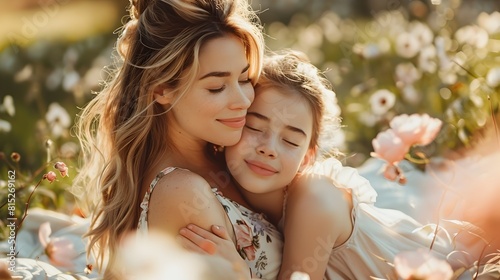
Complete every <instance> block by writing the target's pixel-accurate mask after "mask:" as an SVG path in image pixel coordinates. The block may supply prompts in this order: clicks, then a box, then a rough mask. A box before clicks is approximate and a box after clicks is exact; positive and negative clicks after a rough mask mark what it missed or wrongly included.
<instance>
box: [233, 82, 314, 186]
mask: <svg viewBox="0 0 500 280" xmlns="http://www.w3.org/2000/svg"><path fill="white" fill-rule="evenodd" d="M312 126H313V116H312V112H311V109H310V107H309V104H308V103H307V101H306V100H305V99H304V98H303V97H302V96H300V95H299V94H297V93H294V92H283V90H282V89H275V88H267V89H262V90H259V91H258V92H257V94H256V98H255V101H254V102H253V104H252V106H250V108H249V109H248V114H247V123H246V125H245V128H244V129H243V134H242V137H241V140H240V142H238V144H236V145H235V146H232V147H226V150H225V154H226V161H227V165H228V168H229V171H230V172H231V175H232V176H233V177H234V178H235V179H236V181H237V182H238V183H239V184H240V185H241V186H242V187H243V188H244V189H246V190H247V191H249V192H252V193H267V192H271V191H274V190H276V189H279V188H283V187H284V186H286V185H288V184H289V183H290V182H291V181H292V180H293V178H294V177H295V175H296V174H297V172H298V170H299V168H300V167H301V165H302V164H303V163H304V159H305V156H306V153H307V151H308V150H309V144H310V142H311V134H312Z"/></svg>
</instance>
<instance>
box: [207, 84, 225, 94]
mask: <svg viewBox="0 0 500 280" xmlns="http://www.w3.org/2000/svg"><path fill="white" fill-rule="evenodd" d="M225 89H226V85H222V86H221V87H219V88H214V89H208V91H209V92H210V93H220V92H222V91H224V90H225Z"/></svg>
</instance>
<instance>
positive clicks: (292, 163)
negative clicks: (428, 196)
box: [181, 52, 451, 279]
mask: <svg viewBox="0 0 500 280" xmlns="http://www.w3.org/2000/svg"><path fill="white" fill-rule="evenodd" d="M331 96H334V93H333V92H332V91H330V90H328V88H327V84H326V83H325V80H324V79H322V78H321V77H320V75H319V73H318V70H317V69H316V68H315V67H314V66H312V65H311V64H310V63H307V62H305V61H304V60H303V59H300V57H299V56H297V55H295V54H294V53H290V52H288V53H285V54H282V55H276V56H273V57H271V58H269V59H268V61H267V62H266V63H265V66H264V71H263V76H262V77H261V80H260V81H259V83H258V85H257V86H256V98H255V100H254V102H253V103H252V105H251V106H250V108H249V110H248V113H247V122H246V124H245V129H244V131H243V135H242V139H241V140H240V142H238V144H236V145H235V146H231V147H227V148H226V150H225V156H226V160H227V166H228V168H229V170H230V172H231V174H232V175H233V177H234V179H235V180H236V181H237V182H238V184H239V185H240V187H241V190H242V192H243V194H244V196H245V198H246V200H247V201H248V203H250V204H251V205H252V206H253V207H254V208H255V209H257V210H259V211H262V212H264V213H265V214H267V215H268V217H269V218H270V220H271V221H273V222H274V223H276V224H279V225H280V227H281V229H282V231H283V233H284V238H285V245H284V250H283V260H282V265H281V270H280V276H279V279H289V277H290V275H291V274H292V272H294V271H302V272H306V273H307V274H309V275H310V277H311V279H323V278H324V277H325V278H327V279H368V278H369V277H370V276H371V277H381V278H386V277H388V276H389V275H393V274H394V272H393V268H392V267H391V266H390V265H389V264H388V263H386V261H387V262H393V260H394V257H395V255H396V254H397V253H399V252H402V251H407V250H415V249H417V248H429V247H430V246H431V243H432V238H430V237H428V236H427V235H426V234H424V233H423V232H414V231H415V230H416V229H417V228H419V227H420V226H421V225H419V224H418V223H417V222H416V221H414V220H413V219H412V218H410V217H409V216H406V215H404V214H403V213H401V212H398V211H395V210H388V209H379V208H376V207H374V206H373V202H374V201H375V198H376V193H375V192H374V190H373V189H372V188H371V186H370V184H369V182H368V181H367V180H365V179H364V178H362V177H360V176H359V175H358V174H357V172H356V171H355V170H354V169H352V168H347V167H342V165H341V164H340V162H339V161H337V160H335V159H329V160H326V161H324V162H321V163H319V162H318V163H316V164H313V162H314V160H315V156H316V154H321V153H318V150H317V147H321V146H322V142H323V140H325V139H328V138H327V137H322V135H320V134H319V133H318V132H319V131H321V132H322V133H323V134H325V135H327V134H329V133H332V131H331V130H330V128H328V127H327V126H328V125H331V124H332V118H331V116H332V114H331V111H329V110H328V107H329V106H328V105H332V104H331V103H329V102H328V101H326V100H325V99H327V97H331ZM330 102H331V101H330ZM335 124H336V125H338V122H336V123H335ZM297 173H298V174H299V176H296V175H297ZM189 228H190V231H185V230H183V232H181V234H182V235H183V236H184V237H186V238H187V239H189V240H190V241H191V242H193V243H194V244H199V242H200V240H201V239H208V240H212V241H213V242H214V243H215V244H223V242H222V241H221V239H220V238H217V237H216V236H214V235H211V234H210V233H208V232H206V231H203V230H200V229H199V228H198V227H196V226H192V225H191V226H190V227H189ZM216 233H217V234H219V235H220V236H222V237H224V235H225V234H224V233H221V232H220V231H219V232H216ZM433 252H436V254H437V255H438V256H439V257H441V258H442V259H445V258H446V254H447V253H449V252H451V248H449V247H447V244H446V242H445V241H444V240H442V239H440V238H437V240H436V242H435V243H434V244H433Z"/></svg>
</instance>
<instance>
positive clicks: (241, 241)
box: [137, 167, 283, 279]
mask: <svg viewBox="0 0 500 280" xmlns="http://www.w3.org/2000/svg"><path fill="white" fill-rule="evenodd" d="M175 169H176V167H167V168H165V169H164V170H162V171H161V172H160V173H159V174H158V175H157V176H156V177H155V179H154V180H153V181H152V182H151V184H150V186H149V189H148V191H147V192H146V194H145V195H144V199H143V201H142V203H141V208H142V212H141V216H140V218H139V224H138V227H137V229H138V231H139V232H140V233H142V234H147V232H148V223H147V218H148V209H149V199H150V197H151V193H152V192H153V190H154V188H155V186H156V184H157V183H158V181H159V180H160V179H161V178H162V177H163V176H165V175H167V174H168V173H170V172H172V171H174V170H175ZM212 192H213V194H214V195H215V197H217V199H218V200H219V202H220V203H221V205H222V207H223V208H224V210H225V212H226V214H227V216H228V218H229V220H230V221H231V224H232V226H233V230H234V234H235V237H236V249H237V250H238V252H239V253H240V255H241V257H242V258H243V259H244V260H245V262H246V263H247V264H248V267H249V268H250V270H251V272H252V274H253V276H254V277H256V278H260V279H276V278H277V277H278V273H279V270H280V266H281V255H282V250H283V238H282V236H281V233H280V232H279V231H278V230H277V229H276V227H275V226H273V225H272V224H271V223H269V222H268V221H267V220H266V219H265V217H264V216H263V215H262V214H258V213H255V212H253V211H251V210H249V209H247V208H246V207H244V206H242V205H239V204H238V203H237V202H235V201H232V200H230V199H229V198H226V197H224V195H223V194H222V193H221V192H220V191H218V190H217V188H212Z"/></svg>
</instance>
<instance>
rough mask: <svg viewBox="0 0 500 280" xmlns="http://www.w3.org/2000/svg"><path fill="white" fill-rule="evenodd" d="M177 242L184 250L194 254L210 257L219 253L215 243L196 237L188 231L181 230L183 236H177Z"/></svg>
mask: <svg viewBox="0 0 500 280" xmlns="http://www.w3.org/2000/svg"><path fill="white" fill-rule="evenodd" d="M177 241H178V242H179V243H180V244H181V246H182V247H183V248H185V249H187V250H189V251H192V252H197V253H200V254H210V255H214V254H215V253H216V252H217V245H216V244H215V243H214V242H213V241H211V240H207V239H204V238H201V237H199V236H198V237H196V236H195V235H194V234H192V233H189V231H187V230H181V234H180V235H178V236H177Z"/></svg>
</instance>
